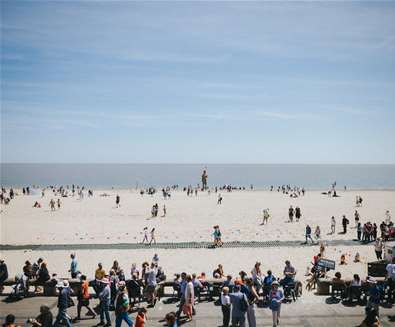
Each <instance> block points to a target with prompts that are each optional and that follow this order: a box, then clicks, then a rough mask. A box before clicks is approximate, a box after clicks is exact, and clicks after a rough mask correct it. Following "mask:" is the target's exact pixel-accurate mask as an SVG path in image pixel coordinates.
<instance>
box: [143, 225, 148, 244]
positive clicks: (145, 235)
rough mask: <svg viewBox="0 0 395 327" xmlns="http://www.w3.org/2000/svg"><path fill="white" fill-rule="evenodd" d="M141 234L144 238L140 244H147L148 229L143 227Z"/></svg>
mask: <svg viewBox="0 0 395 327" xmlns="http://www.w3.org/2000/svg"><path fill="white" fill-rule="evenodd" d="M143 233H144V238H143V241H142V242H141V243H142V244H144V243H145V242H147V243H148V242H149V241H148V227H144V229H143Z"/></svg>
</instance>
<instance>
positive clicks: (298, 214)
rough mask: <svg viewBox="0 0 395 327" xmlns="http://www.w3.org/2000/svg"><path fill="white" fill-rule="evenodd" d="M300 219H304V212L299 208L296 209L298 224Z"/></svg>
mask: <svg viewBox="0 0 395 327" xmlns="http://www.w3.org/2000/svg"><path fill="white" fill-rule="evenodd" d="M300 217H302V212H301V210H300V208H299V207H296V208H295V218H296V221H297V222H298V221H299V219H300Z"/></svg>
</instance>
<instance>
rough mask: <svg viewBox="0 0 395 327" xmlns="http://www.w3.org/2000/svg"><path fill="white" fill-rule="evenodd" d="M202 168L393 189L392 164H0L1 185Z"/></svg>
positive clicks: (216, 176)
mask: <svg viewBox="0 0 395 327" xmlns="http://www.w3.org/2000/svg"><path fill="white" fill-rule="evenodd" d="M205 167H207V171H208V175H209V185H224V184H232V185H241V186H246V187H248V186H249V185H250V184H253V185H254V187H255V188H263V187H268V186H270V185H282V184H291V185H298V186H304V187H306V188H310V189H312V188H315V189H317V188H319V189H327V188H328V187H329V185H330V184H331V183H333V182H334V181H336V182H337V185H338V186H339V187H343V186H344V185H347V186H348V187H350V188H371V189H372V188H380V189H383V188H391V189H394V188H395V165H285V164H284V165H281V164H276V165H272V164H229V165H227V164H212V165H207V166H205V165H202V164H10V163H6V164H4V163H3V164H1V177H0V180H1V185H3V186H27V185H40V186H47V185H67V184H69V185H70V184H73V183H74V184H77V185H85V186H87V187H92V188H100V187H102V188H104V187H120V188H132V187H136V186H137V185H138V186H165V185H174V184H178V185H180V186H184V185H189V184H191V185H196V184H198V183H200V176H201V173H202V170H203V169H204V168H205Z"/></svg>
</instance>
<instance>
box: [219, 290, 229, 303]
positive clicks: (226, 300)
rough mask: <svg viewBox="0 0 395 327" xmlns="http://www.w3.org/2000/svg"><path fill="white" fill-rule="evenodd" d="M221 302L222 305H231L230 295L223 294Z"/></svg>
mask: <svg viewBox="0 0 395 327" xmlns="http://www.w3.org/2000/svg"><path fill="white" fill-rule="evenodd" d="M221 304H222V305H230V297H229V295H224V294H223V293H222V294H221Z"/></svg>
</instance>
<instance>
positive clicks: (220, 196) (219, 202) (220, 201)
mask: <svg viewBox="0 0 395 327" xmlns="http://www.w3.org/2000/svg"><path fill="white" fill-rule="evenodd" d="M217 204H222V195H221V193H219V194H218V201H217Z"/></svg>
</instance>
